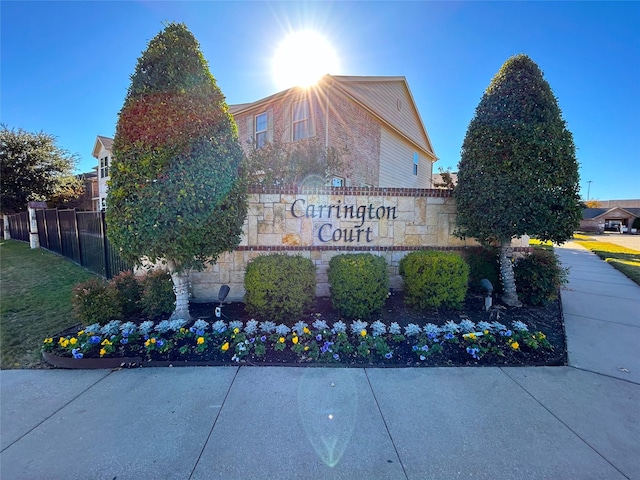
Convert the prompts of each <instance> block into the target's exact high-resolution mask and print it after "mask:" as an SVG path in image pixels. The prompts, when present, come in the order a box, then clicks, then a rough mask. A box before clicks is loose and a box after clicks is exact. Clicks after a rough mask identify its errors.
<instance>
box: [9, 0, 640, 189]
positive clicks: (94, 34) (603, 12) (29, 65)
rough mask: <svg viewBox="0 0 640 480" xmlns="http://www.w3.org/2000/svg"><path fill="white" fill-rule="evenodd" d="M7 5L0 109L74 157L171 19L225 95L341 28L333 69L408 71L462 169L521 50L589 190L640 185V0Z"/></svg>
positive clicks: (107, 121) (86, 157)
mask: <svg viewBox="0 0 640 480" xmlns="http://www.w3.org/2000/svg"><path fill="white" fill-rule="evenodd" d="M0 8H1V10H0V15H1V17H0V18H1V26H0V27H1V28H0V30H1V71H0V76H1V77H0V78H1V96H0V101H1V106H0V121H1V122H2V123H4V124H6V125H7V126H8V127H10V128H23V129H25V130H28V131H40V130H42V131H45V132H47V133H51V134H53V135H55V136H56V137H57V138H58V144H59V145H60V146H61V147H63V148H66V149H67V150H69V151H71V152H73V153H77V154H79V156H80V158H81V162H80V164H79V168H78V170H79V171H89V170H90V169H91V168H92V167H93V166H95V162H96V161H95V159H94V158H93V157H92V156H91V151H92V148H93V145H94V142H95V139H96V135H105V136H113V134H114V132H115V125H116V122H117V115H118V112H119V110H120V109H121V107H122V104H123V101H124V98H125V95H126V91H127V88H128V86H129V77H130V75H131V74H132V73H133V71H134V68H135V65H136V61H137V59H138V57H139V56H140V54H141V53H142V51H144V50H145V49H146V47H147V43H148V41H149V40H151V38H153V37H154V36H155V35H156V34H157V33H158V32H160V31H161V30H162V28H163V22H167V21H175V22H184V23H186V25H187V27H188V28H189V29H190V30H191V31H192V32H193V34H194V35H195V37H196V38H197V39H198V41H199V42H200V45H201V48H202V51H203V54H204V56H205V58H206V59H207V60H208V62H209V67H210V69H211V72H212V73H213V75H214V77H215V78H216V79H217V81H218V85H219V86H220V88H221V89H222V91H223V93H224V94H225V96H226V97H227V103H229V104H233V103H245V102H251V101H255V100H258V99H260V98H263V97H265V96H268V95H270V94H272V93H275V92H277V91H278V90H279V89H278V87H277V85H276V84H275V82H274V80H273V78H272V75H271V59H272V57H273V55H274V53H275V49H276V47H277V45H278V44H279V42H280V41H281V40H282V39H283V38H284V36H285V35H286V34H287V33H288V32H290V31H292V30H298V29H305V28H306V29H314V30H317V31H319V32H320V33H322V34H323V35H324V36H325V37H327V39H328V40H329V41H330V42H331V43H332V44H333V46H334V48H335V50H336V51H337V54H338V56H339V57H340V63H341V70H340V71H336V72H328V73H332V74H337V75H403V76H405V77H406V78H407V81H408V83H409V86H410V88H411V91H412V93H413V96H414V99H415V101H416V104H417V107H418V110H419V111H420V114H421V116H422V120H423V122H424V124H425V127H426V129H427V132H428V133H429V135H430V137H431V140H432V143H433V146H434V149H435V151H436V155H437V156H438V158H439V159H440V160H439V161H438V162H437V163H436V164H435V166H436V167H438V166H441V167H443V168H447V167H451V168H452V169H453V170H455V169H456V165H457V163H458V161H459V157H460V147H461V145H462V141H463V138H464V135H465V133H466V129H467V127H468V125H469V121H470V120H471V118H472V117H473V114H474V111H475V108H476V106H477V105H478V102H479V101H480V98H481V96H482V93H483V92H484V90H485V89H486V87H487V86H488V85H489V82H490V81H491V78H492V77H493V75H494V74H495V73H496V72H497V71H498V70H499V69H500V67H501V65H502V64H503V63H504V62H505V61H506V60H507V59H508V58H509V57H510V56H512V55H515V54H518V53H525V54H527V55H529V56H530V57H531V58H532V59H533V60H534V61H535V62H536V63H537V64H538V66H539V67H540V69H541V70H542V71H543V72H544V75H545V78H546V80H547V81H548V82H549V84H550V85H551V88H552V89H553V91H554V93H555V95H556V97H557V98H558V102H559V105H560V108H561V109H562V111H563V116H564V119H565V120H566V121H567V125H568V127H569V129H570V130H571V132H572V133H573V135H574V141H575V144H576V147H577V156H578V160H579V162H580V177H581V181H580V183H581V187H582V192H581V193H582V196H583V198H587V193H588V194H589V197H590V198H591V199H599V200H609V199H625V198H635V199H638V198H640V2H589V1H576V2H499V1H494V2H471V1H468V2H454V1H451V2H449V1H447V2H431V1H429V2H424V1H423V2H406V3H405V2H337V1H336V2H243V1H235V2H216V1H201V2H190V1H182V2H170V1H108V2H100V1H70V2H57V1H47V2H31V1H19V2H12V1H5V0H3V1H2V2H1V3H0ZM434 171H437V168H434ZM589 180H591V184H590V187H589V188H588V184H587V182H588V181H589Z"/></svg>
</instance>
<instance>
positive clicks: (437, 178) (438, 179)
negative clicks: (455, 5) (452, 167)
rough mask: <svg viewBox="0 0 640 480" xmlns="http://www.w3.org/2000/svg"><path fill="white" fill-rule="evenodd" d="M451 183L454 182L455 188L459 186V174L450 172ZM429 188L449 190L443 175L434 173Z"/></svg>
mask: <svg viewBox="0 0 640 480" xmlns="http://www.w3.org/2000/svg"><path fill="white" fill-rule="evenodd" d="M448 173H449V177H450V179H451V181H452V182H453V186H454V187H455V186H456V185H457V184H458V172H448ZM429 188H443V189H447V188H449V187H448V186H447V185H446V182H445V179H444V177H443V176H442V174H441V173H434V174H433V175H431V187H429Z"/></svg>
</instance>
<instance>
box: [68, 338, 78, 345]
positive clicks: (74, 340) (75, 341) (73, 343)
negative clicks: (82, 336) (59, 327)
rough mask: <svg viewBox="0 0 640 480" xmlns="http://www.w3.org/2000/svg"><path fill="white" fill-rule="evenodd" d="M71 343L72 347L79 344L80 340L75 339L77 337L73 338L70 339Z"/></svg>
mask: <svg viewBox="0 0 640 480" xmlns="http://www.w3.org/2000/svg"><path fill="white" fill-rule="evenodd" d="M69 343H70V344H71V345H75V344H76V343H78V339H77V338H75V337H73V338H71V339H69Z"/></svg>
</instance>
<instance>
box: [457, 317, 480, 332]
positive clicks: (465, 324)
mask: <svg viewBox="0 0 640 480" xmlns="http://www.w3.org/2000/svg"><path fill="white" fill-rule="evenodd" d="M475 328H476V324H475V323H473V322H472V321H471V320H469V319H468V318H465V319H464V320H462V321H461V322H460V329H461V330H462V331H463V332H473V331H474V330H475Z"/></svg>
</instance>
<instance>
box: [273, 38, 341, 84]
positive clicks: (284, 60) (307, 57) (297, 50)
mask: <svg viewBox="0 0 640 480" xmlns="http://www.w3.org/2000/svg"><path fill="white" fill-rule="evenodd" d="M338 69H339V61H338V56H337V55H336V52H335V50H334V49H333V47H332V46H331V44H330V43H329V41H328V40H327V39H326V38H325V37H323V36H322V35H320V34H319V33H317V32H314V31H313V30H301V31H298V32H293V33H290V34H289V35H287V37H285V39H284V40H283V41H282V42H281V43H280V44H279V45H278V48H277V49H276V53H275V55H274V57H273V78H274V80H275V82H276V85H278V87H279V88H281V89H285V88H289V87H294V86H299V87H309V86H311V85H314V84H315V83H316V82H317V81H318V80H319V79H320V78H321V77H322V76H323V75H325V74H327V73H333V74H336V73H338Z"/></svg>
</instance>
